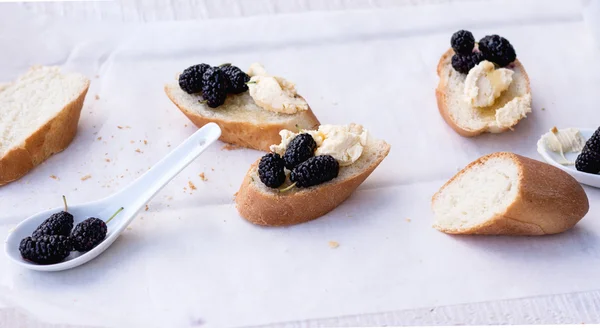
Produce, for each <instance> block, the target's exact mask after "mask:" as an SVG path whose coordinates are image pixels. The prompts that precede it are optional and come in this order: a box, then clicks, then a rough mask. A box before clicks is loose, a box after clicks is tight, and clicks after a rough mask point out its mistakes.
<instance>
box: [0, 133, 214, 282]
mask: <svg viewBox="0 0 600 328" xmlns="http://www.w3.org/2000/svg"><path fill="white" fill-rule="evenodd" d="M220 135H221V129H220V128H219V126H218V125H216V124H214V123H209V124H207V125H205V126H203V127H202V128H201V129H199V130H198V131H196V132H195V133H194V134H192V135H191V136H190V137H189V138H188V139H186V140H185V141H184V142H183V143H182V144H181V145H179V146H178V147H177V148H175V149H174V150H173V151H172V152H171V153H169V154H168V155H167V156H166V157H165V158H163V159H162V160H160V161H159V162H158V163H157V164H155V165H154V166H153V167H152V168H151V169H150V170H148V171H147V172H146V173H144V174H143V175H142V176H141V177H139V178H138V179H137V180H135V181H134V182H133V183H131V184H130V185H129V186H127V187H126V188H124V189H122V190H120V191H118V192H117V193H115V194H113V195H110V196H108V197H106V198H104V199H101V200H97V201H93V202H89V203H85V204H80V205H74V206H69V207H68V212H69V213H71V214H72V215H73V217H74V221H75V224H77V223H79V222H81V221H83V220H85V219H87V218H89V217H95V218H99V219H101V220H103V221H105V222H106V221H107V220H108V218H110V217H111V216H112V215H113V214H114V213H115V212H116V211H117V210H118V209H119V208H121V207H124V210H122V211H121V212H120V213H118V214H117V215H116V216H115V217H114V218H113V219H112V220H110V222H108V223H107V224H106V225H107V228H108V231H107V233H106V238H105V239H104V240H103V241H102V242H101V243H100V244H99V245H97V246H96V247H94V248H93V249H91V250H90V251H88V252H85V253H80V252H77V251H73V252H71V254H70V255H69V257H67V258H66V259H64V260H63V261H62V262H60V263H56V264H45V265H44V264H36V263H33V262H30V261H27V260H25V259H23V258H22V257H21V253H20V252H19V244H20V243H21V240H22V239H23V238H25V237H28V236H31V234H32V232H33V231H34V230H35V229H36V228H37V227H38V226H39V225H40V224H41V223H42V222H44V220H46V219H47V218H48V217H50V215H52V214H54V213H57V212H60V211H63V210H64V207H57V208H54V209H51V210H47V211H43V212H40V213H37V214H34V215H32V216H30V217H28V218H27V219H25V220H24V221H23V222H21V223H20V224H19V225H17V226H16V227H15V228H14V229H13V230H12V232H10V233H9V235H8V237H7V239H6V241H5V243H4V250H5V253H6V255H7V256H8V257H9V258H10V259H11V260H12V261H13V262H15V263H16V264H18V265H20V266H22V267H25V268H27V269H32V270H38V271H62V270H67V269H71V268H74V267H76V266H79V265H82V264H84V263H86V262H88V261H90V260H92V259H94V258H95V257H96V256H98V255H100V253H102V252H103V251H105V250H106V249H107V248H108V247H109V246H110V245H111V244H112V243H113V242H114V241H115V240H116V239H117V238H118V237H119V235H120V234H121V232H123V230H125V228H127V226H128V225H129V224H130V223H131V221H133V219H134V218H135V217H136V215H137V213H138V212H139V211H140V210H141V209H142V208H143V207H144V206H145V205H146V203H148V201H149V200H150V199H152V197H154V195H156V193H158V192H159V191H160V190H161V189H162V188H163V187H164V186H165V185H166V184H167V183H168V182H169V181H171V180H172V179H173V178H174V177H175V176H176V175H177V174H178V173H179V172H181V170H183V169H184V168H185V167H186V166H188V165H189V164H190V163H191V162H192V161H193V160H194V159H195V158H196V157H198V156H199V155H200V154H201V153H202V152H203V151H204V150H206V148H208V146H210V145H211V144H212V143H213V142H215V141H216V140H217V139H218V138H219V137H220Z"/></svg>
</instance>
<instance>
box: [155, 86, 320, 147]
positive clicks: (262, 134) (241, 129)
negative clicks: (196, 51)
mask: <svg viewBox="0 0 600 328" xmlns="http://www.w3.org/2000/svg"><path fill="white" fill-rule="evenodd" d="M165 93H166V94H167V96H168V97H169V99H171V101H172V102H173V103H174V104H175V105H176V106H177V108H179V110H181V112H182V113H183V114H185V116H187V117H188V118H189V119H190V121H192V123H194V125H196V126H197V127H198V128H201V127H203V126H204V125H205V124H207V123H210V122H213V123H216V124H217V125H219V127H220V128H221V137H220V138H219V140H221V141H223V142H227V143H230V144H234V145H238V146H241V147H246V148H251V149H256V150H262V151H267V152H268V151H269V147H270V146H271V145H275V144H279V143H280V142H281V136H280V135H279V131H281V130H284V129H285V130H290V131H294V132H298V130H299V129H298V127H297V126H296V125H298V126H299V127H300V128H303V129H309V130H310V129H314V128H316V127H318V126H319V125H320V123H319V120H318V119H317V117H316V116H315V114H314V113H313V111H312V109H311V108H310V106H309V107H308V109H307V110H305V111H303V112H302V114H301V115H298V120H295V121H294V122H281V123H269V122H264V123H261V124H260V125H257V124H253V123H250V122H240V121H230V120H225V119H220V118H215V117H210V118H209V117H205V116H202V115H200V114H199V113H197V112H195V111H193V110H190V109H189V108H187V107H186V106H184V105H183V104H181V103H180V102H178V101H177V98H176V97H175V96H174V95H173V94H171V92H170V89H169V88H168V85H166V86H165ZM282 115H283V114H282Z"/></svg>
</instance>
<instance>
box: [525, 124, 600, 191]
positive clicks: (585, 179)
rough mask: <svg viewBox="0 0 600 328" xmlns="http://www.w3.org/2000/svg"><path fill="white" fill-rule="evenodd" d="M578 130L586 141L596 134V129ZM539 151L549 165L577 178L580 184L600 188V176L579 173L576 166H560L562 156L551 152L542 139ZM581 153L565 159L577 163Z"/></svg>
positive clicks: (569, 154)
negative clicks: (576, 160)
mask: <svg viewBox="0 0 600 328" xmlns="http://www.w3.org/2000/svg"><path fill="white" fill-rule="evenodd" d="M578 130H579V132H581V136H582V137H583V139H585V140H588V139H589V138H590V137H591V136H592V134H594V131H595V130H594V129H578ZM537 151H538V153H539V154H540V155H541V156H542V157H543V158H544V160H545V161H546V162H547V163H548V164H550V165H552V166H555V167H557V168H559V169H561V170H563V171H565V172H567V173H568V174H570V175H571V176H572V177H573V178H575V180H577V181H578V182H579V183H581V184H584V185H588V186H591V187H595V188H600V175H599V174H592V173H586V172H581V171H577V169H575V165H563V164H560V163H559V162H558V161H559V160H560V155H559V154H558V153H555V152H553V151H552V150H550V149H549V148H548V146H547V145H546V143H544V141H543V140H542V139H541V138H540V140H538V143H537ZM579 153H580V152H576V153H575V152H571V153H565V154H564V155H565V158H566V159H567V160H568V161H569V162H575V159H577V156H578V155H579Z"/></svg>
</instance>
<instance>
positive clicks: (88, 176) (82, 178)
mask: <svg viewBox="0 0 600 328" xmlns="http://www.w3.org/2000/svg"><path fill="white" fill-rule="evenodd" d="M91 177H92V176H91V175H89V174H88V175H85V176H82V177H81V181H85V180H87V179H90V178H91Z"/></svg>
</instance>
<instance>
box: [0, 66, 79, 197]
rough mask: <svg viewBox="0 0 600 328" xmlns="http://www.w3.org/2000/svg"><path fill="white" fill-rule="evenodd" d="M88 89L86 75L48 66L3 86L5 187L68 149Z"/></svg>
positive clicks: (0, 143) (0, 165)
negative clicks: (63, 71) (66, 72)
mask: <svg viewBox="0 0 600 328" xmlns="http://www.w3.org/2000/svg"><path fill="white" fill-rule="evenodd" d="M89 85H90V81H89V80H88V79H87V78H86V77H84V76H83V75H80V74H75V73H69V74H63V73H61V72H60V69H59V68H58V67H44V66H34V67H32V68H30V69H29V71H27V72H26V73H25V74H24V75H22V76H20V77H19V78H18V79H17V80H16V81H14V82H12V83H7V84H3V85H0V112H1V115H0V185H4V184H7V183H9V182H11V181H14V180H17V179H19V178H21V177H22V176H24V175H25V174H27V173H28V172H29V171H31V170H32V169H33V168H34V167H36V166H38V165H40V164H41V163H42V162H43V161H45V160H46V159H47V158H49V157H50V156H52V155H53V154H55V153H58V152H60V151H62V150H64V149H65V148H67V146H69V144H70V143H71V141H72V140H73V138H74V137H75V134H76V133H77V125H78V122H79V115H80V113H81V108H82V107H83V100H84V99H85V95H86V94H87V91H88V87H89Z"/></svg>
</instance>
